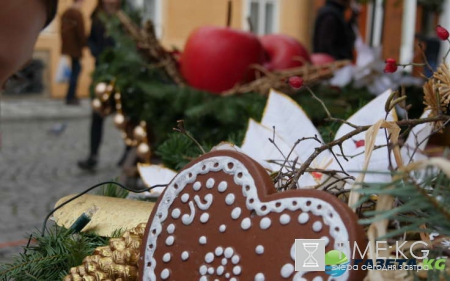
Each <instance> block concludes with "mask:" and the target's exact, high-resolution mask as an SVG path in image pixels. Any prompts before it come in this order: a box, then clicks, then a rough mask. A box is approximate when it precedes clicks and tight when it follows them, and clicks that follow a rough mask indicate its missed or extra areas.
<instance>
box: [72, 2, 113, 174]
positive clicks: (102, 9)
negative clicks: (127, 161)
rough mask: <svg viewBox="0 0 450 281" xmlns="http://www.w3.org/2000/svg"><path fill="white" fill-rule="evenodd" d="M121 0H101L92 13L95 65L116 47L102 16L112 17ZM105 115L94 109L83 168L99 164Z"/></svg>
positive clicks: (81, 162) (81, 161)
mask: <svg viewBox="0 0 450 281" xmlns="http://www.w3.org/2000/svg"><path fill="white" fill-rule="evenodd" d="M120 5H121V1H120V0H99V2H98V4H97V7H96V8H95V10H94V12H93V13H92V16H91V19H92V25H91V32H90V35H89V37H88V46H89V49H90V51H91V53H92V55H93V56H94V58H95V66H96V67H97V66H98V65H99V64H100V57H101V54H102V53H103V51H104V50H105V49H107V48H110V47H114V44H115V42H114V40H113V38H111V37H110V36H107V32H106V28H105V25H104V23H103V21H102V17H110V16H112V15H114V14H115V13H116V12H117V11H118V10H119V9H120ZM103 121H104V117H103V116H102V115H100V114H99V113H98V112H96V111H95V110H93V111H92V119H91V130H90V151H89V156H88V157H87V159H84V160H80V161H78V167H80V168H81V169H83V170H93V169H94V168H95V167H96V166H97V162H98V152H99V148H100V144H101V142H102V136H103Z"/></svg>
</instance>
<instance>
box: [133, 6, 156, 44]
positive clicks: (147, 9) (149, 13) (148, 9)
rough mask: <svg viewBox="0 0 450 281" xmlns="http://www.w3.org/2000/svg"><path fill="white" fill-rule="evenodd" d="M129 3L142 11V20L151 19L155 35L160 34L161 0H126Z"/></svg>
mask: <svg viewBox="0 0 450 281" xmlns="http://www.w3.org/2000/svg"><path fill="white" fill-rule="evenodd" d="M128 1H129V2H130V4H131V5H132V6H133V7H134V8H135V9H138V10H141V11H142V16H143V20H144V21H146V20H149V19H150V20H152V22H153V24H154V25H155V30H156V36H158V38H161V36H162V6H161V5H162V1H161V0H128Z"/></svg>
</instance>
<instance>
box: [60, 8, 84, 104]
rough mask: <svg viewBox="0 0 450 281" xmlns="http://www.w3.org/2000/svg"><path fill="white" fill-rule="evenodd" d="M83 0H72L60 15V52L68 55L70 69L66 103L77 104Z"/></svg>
mask: <svg viewBox="0 0 450 281" xmlns="http://www.w3.org/2000/svg"><path fill="white" fill-rule="evenodd" d="M82 4H83V0H74V2H73V4H72V6H71V7H70V8H69V9H67V10H66V11H65V12H64V13H63V15H62V16H61V42H62V46H61V47H62V48H61V53H62V54H63V55H67V56H69V57H70V59H71V62H72V70H71V73H70V80H69V87H68V89H67V95H66V104H69V105H76V104H79V101H78V99H77V98H76V92H77V84H78V77H79V75H80V72H81V63H80V60H81V58H82V56H83V48H84V47H85V46H86V34H85V32H86V31H85V27H84V18H83V14H82V12H81V5H82Z"/></svg>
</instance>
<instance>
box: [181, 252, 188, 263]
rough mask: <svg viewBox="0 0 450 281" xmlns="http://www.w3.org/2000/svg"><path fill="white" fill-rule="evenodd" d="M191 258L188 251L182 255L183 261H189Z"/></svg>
mask: <svg viewBox="0 0 450 281" xmlns="http://www.w3.org/2000/svg"><path fill="white" fill-rule="evenodd" d="M188 258H189V252H188V251H184V252H183V253H181V259H182V260H184V261H185V260H187V259H188Z"/></svg>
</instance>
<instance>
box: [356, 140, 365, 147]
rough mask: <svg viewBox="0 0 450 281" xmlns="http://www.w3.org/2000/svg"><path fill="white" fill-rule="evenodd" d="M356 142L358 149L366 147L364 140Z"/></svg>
mask: <svg viewBox="0 0 450 281" xmlns="http://www.w3.org/2000/svg"><path fill="white" fill-rule="evenodd" d="M354 142H355V146H356V148H358V147H361V146H365V145H366V142H365V141H364V140H357V141H354Z"/></svg>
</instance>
